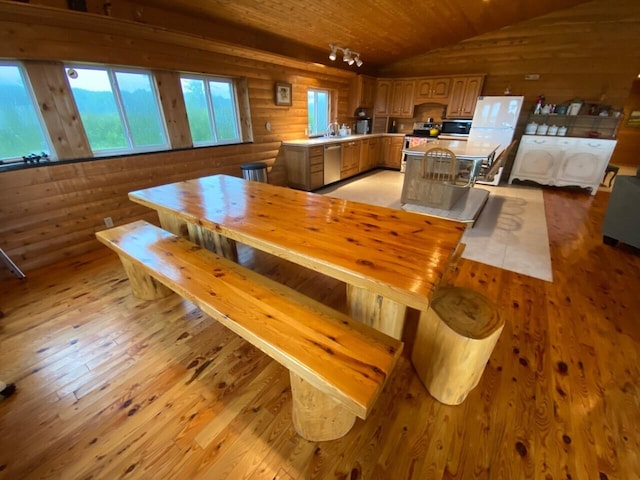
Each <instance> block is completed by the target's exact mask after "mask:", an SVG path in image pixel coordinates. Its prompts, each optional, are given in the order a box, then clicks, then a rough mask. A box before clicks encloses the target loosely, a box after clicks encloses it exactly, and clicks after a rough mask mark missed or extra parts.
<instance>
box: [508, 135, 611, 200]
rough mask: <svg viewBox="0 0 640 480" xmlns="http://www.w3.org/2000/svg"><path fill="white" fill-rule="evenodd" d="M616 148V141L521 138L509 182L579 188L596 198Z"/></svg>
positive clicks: (531, 136)
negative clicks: (589, 192) (520, 181)
mask: <svg viewBox="0 0 640 480" xmlns="http://www.w3.org/2000/svg"><path fill="white" fill-rule="evenodd" d="M615 146H616V141H615V140H601V139H596V138H570V137H545V136H536V135H523V136H522V139H521V140H520V146H519V148H518V153H517V155H516V158H515V161H514V164H513V168H512V170H511V176H510V177H509V183H512V182H513V181H514V180H531V181H534V182H536V183H540V184H543V185H553V186H557V187H562V186H578V187H582V188H588V189H590V190H591V194H592V195H595V194H596V192H597V190H598V186H599V185H600V182H601V181H602V177H603V175H604V171H605V169H606V168H607V165H608V163H609V159H610V158H611V155H612V154H613V149H614V148H615Z"/></svg>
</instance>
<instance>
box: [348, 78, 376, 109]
mask: <svg viewBox="0 0 640 480" xmlns="http://www.w3.org/2000/svg"><path fill="white" fill-rule="evenodd" d="M375 92H376V79H375V78H373V77H367V76H366V75H358V76H357V77H355V78H354V79H353V80H352V81H351V86H350V88H349V114H350V115H353V116H356V110H358V109H360V108H366V109H372V108H373V105H374V103H375Z"/></svg>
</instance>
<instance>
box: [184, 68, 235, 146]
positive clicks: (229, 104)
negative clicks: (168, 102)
mask: <svg viewBox="0 0 640 480" xmlns="http://www.w3.org/2000/svg"><path fill="white" fill-rule="evenodd" d="M180 84H181V86H182V96H183V97H184V103H185V106H186V108H187V117H188V120H189V128H190V130H191V138H192V140H193V144H194V145H195V146H204V145H220V144H228V143H239V142H240V127H239V125H240V123H239V121H238V109H237V106H236V91H235V87H234V84H233V80H231V79H228V78H214V77H203V76H192V75H181V76H180Z"/></svg>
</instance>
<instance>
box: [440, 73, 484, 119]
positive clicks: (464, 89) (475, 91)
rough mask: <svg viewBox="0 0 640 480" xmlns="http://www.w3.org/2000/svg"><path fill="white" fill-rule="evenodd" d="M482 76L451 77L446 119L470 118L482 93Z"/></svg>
mask: <svg viewBox="0 0 640 480" xmlns="http://www.w3.org/2000/svg"><path fill="white" fill-rule="evenodd" d="M483 83H484V75H474V76H462V77H453V78H452V80H451V92H450V94H449V104H448V106H447V118H471V117H473V112H474V110H475V108H476V101H477V100H478V97H479V96H480V94H481V93H482V84H483Z"/></svg>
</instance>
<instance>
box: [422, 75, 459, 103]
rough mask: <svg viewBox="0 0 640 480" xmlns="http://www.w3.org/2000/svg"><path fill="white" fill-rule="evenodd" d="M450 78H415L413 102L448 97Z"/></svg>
mask: <svg viewBox="0 0 640 480" xmlns="http://www.w3.org/2000/svg"><path fill="white" fill-rule="evenodd" d="M450 85H451V78H419V79H417V80H416V86H415V97H414V103H415V104H416V105H418V104H420V103H424V102H428V101H432V100H446V99H448V98H449V87H450Z"/></svg>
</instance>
